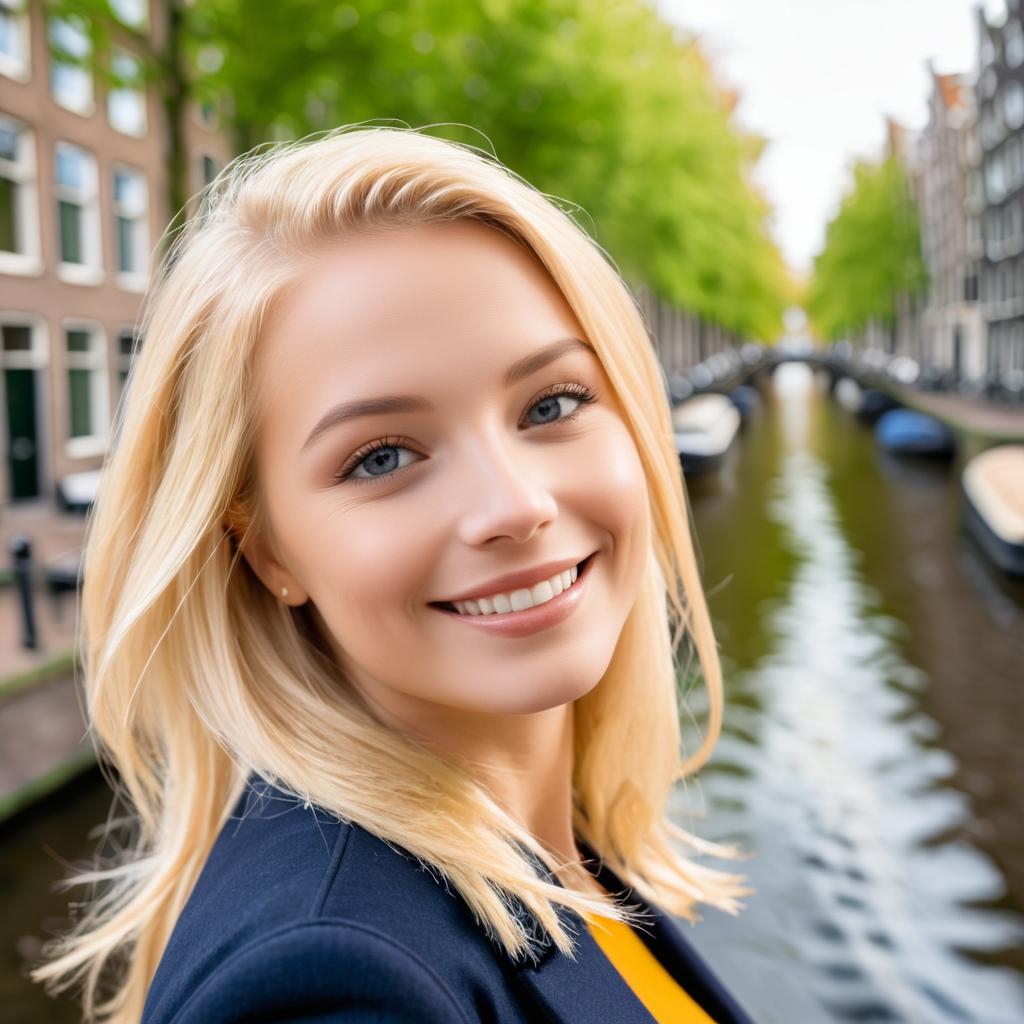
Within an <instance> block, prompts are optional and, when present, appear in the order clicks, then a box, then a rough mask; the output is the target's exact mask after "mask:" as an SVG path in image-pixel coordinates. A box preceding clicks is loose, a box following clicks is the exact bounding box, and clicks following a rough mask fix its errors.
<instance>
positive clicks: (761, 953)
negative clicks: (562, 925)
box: [0, 363, 1024, 1024]
mask: <svg viewBox="0 0 1024 1024" xmlns="http://www.w3.org/2000/svg"><path fill="white" fill-rule="evenodd" d="M762 396H763V399H764V405H763V407H762V408H761V409H760V410H759V411H758V412H757V413H756V414H755V416H754V418H753V420H752V421H751V423H750V424H749V426H748V427H747V429H746V430H745V431H744V433H743V434H742V435H741V437H740V439H739V442H738V443H737V445H736V446H734V449H733V451H732V452H731V453H730V457H729V460H728V462H727V464H726V465H725V466H724V467H723V470H722V471H721V473H719V474H716V475H715V476H714V477H708V478H693V479H691V480H689V481H688V482H687V488H688V492H689V496H690V499H691V503H692V506H693V514H694V521H695V525H696V531H697V541H698V546H699V558H700V563H701V573H702V578H703V580H704V585H705V588H706V590H707V591H708V594H709V603H710V606H711V611H712V616H713V619H714V623H715V628H716V633H717V636H718V641H719V645H720V650H721V655H722V659H723V666H724V669H725V679H726V711H725V727H724V733H723V736H722V739H721V741H720V743H719V745H718V747H717V748H716V750H715V753H714V756H713V758H712V760H711V762H710V763H709V764H708V765H707V766H706V767H705V768H704V769H703V770H702V771H701V772H700V774H699V775H698V776H697V777H695V778H692V779H690V780H688V782H687V783H686V785H685V786H681V787H680V788H679V789H678V792H677V794H676V799H675V802H674V806H673V815H674V817H675V819H676V820H677V821H678V822H679V823H680V824H681V825H684V826H685V827H688V828H690V829H692V830H693V831H694V832H696V833H697V834H699V835H701V836H705V837H709V838H714V839H721V840H727V841H730V842H735V843H738V844H739V845H740V846H741V847H743V848H744V849H745V850H747V851H749V852H750V853H752V854H753V856H751V857H749V858H748V859H746V860H743V861H741V862H738V863H737V862H731V861H727V862H717V861H714V862H709V863H713V864H714V865H715V866H720V867H725V868H730V869H736V870H741V871H742V872H743V873H745V874H746V876H747V878H748V880H749V881H750V884H751V885H752V886H753V887H754V888H755V889H756V892H755V893H754V895H752V896H749V897H747V898H746V909H745V910H744V911H743V912H742V913H741V914H740V915H739V916H738V917H736V918H733V917H730V916H729V915H726V914H723V913H721V912H719V911H716V910H711V909H705V910H704V912H703V919H702V920H701V921H700V922H699V923H698V924H697V925H696V926H690V925H689V924H687V923H686V922H682V923H681V927H682V928H683V929H684V931H685V932H686V934H687V935H688V937H689V938H690V939H691V941H692V942H694V944H695V945H696V946H697V947H698V948H699V949H700V950H701V951H702V953H703V954H704V956H705V957H706V958H707V959H708V960H709V961H710V962H711V963H712V964H713V965H714V968H715V970H716V971H717V972H718V973H719V975H720V976H721V977H722V978H723V980H724V981H725V982H726V983H727V984H728V986H729V987H730V988H731V989H732V990H733V991H734V992H735V993H736V995H737V996H738V998H739V999H740V1000H741V1002H743V1003H744V1005H745V1006H747V1007H748V1009H749V1010H750V1012H751V1014H752V1015H753V1017H754V1019H755V1020H757V1021H758V1022H759V1024H819V1022H821V1024H833V1022H850V1021H858V1022H859V1021H880V1022H906V1024H945V1022H963V1021H973V1022H978V1024H1020V1022H1022V1021H1024V798H1022V796H1021V785H1020V784H1021V782H1022V781H1024V744H1022V742H1021V736H1022V735H1024V710H1022V709H1024V668H1022V666H1024V588H1022V587H1020V586H1019V585H1018V586H1014V585H1012V584H1010V583H1008V582H1007V581H1005V580H1004V579H1002V578H1001V577H1000V576H999V575H998V573H996V572H994V571H993V570H992V569H991V568H990V567H989V566H988V564H987V563H986V562H985V560H984V558H983V556H982V555H981V554H980V553H979V552H978V551H977V550H976V549H975V548H974V545H973V544H972V543H971V541H970V540H969V538H967V537H966V536H964V534H963V533H962V530H961V528H960V507H959V497H958V492H957V487H956V480H957V471H958V469H959V466H960V461H958V462H957V463H956V464H955V465H953V466H952V467H950V466H948V465H945V466H944V465H936V464H929V463H926V462H907V461H897V460H893V459H891V458H889V457H886V456H884V455H883V454H882V453H880V452H878V451H877V450H876V448H875V446H874V443H873V440H872V435H871V431H870V429H869V428H866V427H864V426H863V425H861V424H859V423H858V422H857V421H856V420H854V418H853V417H852V416H850V414H849V413H848V412H846V411H845V410H844V409H843V408H841V407H840V406H839V405H838V404H837V403H835V402H834V401H833V400H832V399H830V398H829V396H828V394H827V389H826V387H825V380H824V378H823V377H821V376H815V375H813V374H812V372H811V371H810V370H809V369H808V368H807V367H806V366H804V365H802V364H796V363H793V364H785V365H783V366H781V367H780V368H779V369H778V370H777V372H776V374H775V375H774V377H772V378H768V379H767V380H766V381H765V382H764V383H763V384H762ZM682 685H683V692H684V693H685V706H686V715H685V722H684V726H685V732H686V736H687V742H688V743H689V749H693V746H694V744H695V742H696V738H695V734H694V732H693V729H694V728H696V725H695V723H699V722H701V721H702V720H703V716H704V714H705V713H706V709H707V705H706V699H705V697H704V693H703V690H702V689H701V687H700V685H699V682H694V681H693V679H692V678H690V679H688V681H686V682H685V683H683V684H682ZM107 792H108V791H107V790H106V788H105V784H104V783H103V781H102V779H101V778H100V776H99V774H98V773H96V772H92V773H90V774H88V775H87V776H85V777H84V778H83V779H82V780H81V782H80V783H78V784H76V785H75V786H73V787H71V788H70V789H68V790H67V791H65V792H64V793H63V794H62V795H61V796H60V797H59V798H58V799H56V800H52V801H50V802H48V803H47V804H46V805H44V806H42V807H40V808H38V809H37V810H36V811H34V812H33V813H32V814H31V815H30V816H28V817H25V818H23V819H21V820H20V821H19V822H17V823H16V827H15V828H9V829H8V830H7V831H6V832H2V833H0V906H3V908H4V913H3V914H2V915H0V957H2V958H3V959H2V961H0V1024H8V1022H18V1024H22V1022H30V1021H31V1022H36V1021H45V1022H54V1024H65V1022H67V1024H72V1022H77V1021H78V1020H79V1019H80V1017H79V1015H78V1014H77V1012H76V1008H75V1005H74V1004H73V1003H72V1002H71V1001H70V1000H68V999H63V1000H59V1001H52V1000H50V999H49V998H48V997H46V996H45V995H44V994H43V993H42V992H41V990H40V989H39V988H38V987H37V986H31V985H29V984H28V983H27V982H25V981H23V980H22V979H21V978H20V976H19V971H20V966H21V964H22V962H23V960H24V958H25V957H31V956H33V955H34V954H35V952H36V951H37V950H38V944H39V941H40V938H41V937H44V936H45V935H47V934H49V933H50V932H51V930H53V929H55V928H59V927H60V925H61V922H62V918H63V917H64V915H65V914H66V911H67V900H68V899H69V898H70V899H79V898H81V893H80V892H78V891H73V892H72V893H70V894H62V893H58V892H52V891H50V890H51V887H52V886H53V883H54V882H55V880H56V879H58V878H60V877H61V876H62V875H63V874H64V873H65V872H64V870H63V867H62V862H64V861H80V860H82V859H84V858H87V857H89V856H90V855H91V853H92V850H93V845H94V841H93V840H92V839H90V838H89V831H90V829H93V828H94V827H95V826H96V825H97V824H98V823H100V822H101V821H103V820H104V819H105V817H106V814H107V811H108V808H109V798H108V795H107ZM609 1024H612V1022H609Z"/></svg>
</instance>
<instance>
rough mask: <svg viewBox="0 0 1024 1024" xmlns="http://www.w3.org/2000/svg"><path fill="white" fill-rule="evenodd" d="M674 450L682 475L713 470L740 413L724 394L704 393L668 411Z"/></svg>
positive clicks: (730, 442) (727, 448) (730, 436)
mask: <svg viewBox="0 0 1024 1024" xmlns="http://www.w3.org/2000/svg"><path fill="white" fill-rule="evenodd" d="M672 426H673V428H674V430H675V435H676V450H677V451H678V452H679V461H680V463H681V465H682V469H683V472H684V473H686V474H694V473H708V472H711V471H713V470H715V469H717V468H718V467H719V466H720V465H721V463H722V460H723V459H724V458H725V453H726V452H727V451H728V450H729V447H730V445H731V444H732V442H733V440H734V439H735V437H736V434H737V432H738V431H739V428H740V412H739V410H738V409H737V408H736V406H735V405H734V404H733V403H732V401H731V400H730V399H728V398H726V396H725V395H719V394H713V393H709V394H704V395H695V396H694V397H693V398H690V399H688V400H687V401H685V402H682V403H680V404H679V405H677V406H676V407H675V408H674V409H673V410H672Z"/></svg>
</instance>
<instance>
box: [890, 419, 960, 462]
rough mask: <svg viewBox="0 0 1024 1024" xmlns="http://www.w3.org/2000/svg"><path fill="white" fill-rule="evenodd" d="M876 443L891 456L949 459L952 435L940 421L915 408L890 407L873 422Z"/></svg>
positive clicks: (952, 443)
mask: <svg viewBox="0 0 1024 1024" xmlns="http://www.w3.org/2000/svg"><path fill="white" fill-rule="evenodd" d="M875 438H876V439H877V441H878V443H879V445H881V447H882V448H884V449H885V450H886V451H887V452H891V453H892V454H893V455H923V456H928V457H930V458H939V459H951V458H952V457H953V456H954V455H955V454H956V437H955V436H954V434H953V431H952V430H950V429H949V427H948V426H946V424H945V423H943V422H942V421H941V420H938V419H936V418H935V417H934V416H929V415H928V414H927V413H923V412H918V411H917V410H916V409H890V410H889V411H888V412H887V413H884V414H883V415H882V417H881V418H880V419H879V420H878V422H877V423H876V424H875Z"/></svg>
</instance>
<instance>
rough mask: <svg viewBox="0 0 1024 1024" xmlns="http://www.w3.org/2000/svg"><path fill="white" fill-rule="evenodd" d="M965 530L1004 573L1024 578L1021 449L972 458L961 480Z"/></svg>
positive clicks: (1007, 448)
mask: <svg viewBox="0 0 1024 1024" xmlns="http://www.w3.org/2000/svg"><path fill="white" fill-rule="evenodd" d="M960 489H961V492H962V495H963V501H964V526H965V527H966V529H967V531H968V533H970V534H971V535H972V536H973V537H974V538H975V540H977V542H978V544H979V546H980V547H981V549H982V550H983V551H984V552H985V553H986V555H988V557H989V558H990V559H991V560H992V561H993V562H995V564H996V565H997V566H999V568H1000V569H1002V571H1003V572H1005V573H1007V574H1008V575H1010V576H1017V577H1021V578H1024V445H1021V444H1005V445H997V446H996V447H995V448H989V449H987V450H986V451H983V452H981V453H980V454H978V455H975V456H974V458H972V459H971V460H970V461H969V462H968V463H967V465H966V466H965V467H964V470H963V473H962V474H961V476H960Z"/></svg>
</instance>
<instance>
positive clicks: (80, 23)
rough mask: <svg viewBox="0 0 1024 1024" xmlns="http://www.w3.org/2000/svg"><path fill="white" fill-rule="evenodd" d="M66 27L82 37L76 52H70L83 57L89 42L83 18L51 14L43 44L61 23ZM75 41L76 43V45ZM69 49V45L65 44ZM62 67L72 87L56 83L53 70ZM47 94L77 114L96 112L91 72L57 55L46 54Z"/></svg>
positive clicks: (86, 53) (88, 115)
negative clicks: (64, 60)
mask: <svg viewBox="0 0 1024 1024" xmlns="http://www.w3.org/2000/svg"><path fill="white" fill-rule="evenodd" d="M63 26H67V27H68V28H70V30H71V32H72V35H73V36H74V35H75V34H76V33H80V34H81V35H80V36H79V37H78V38H79V39H80V40H82V42H81V45H80V46H79V49H80V52H79V53H76V54H74V56H76V57H83V58H84V57H86V56H88V55H89V53H90V52H91V47H92V43H91V42H90V40H89V35H88V31H87V27H86V25H85V22H84V20H83V19H81V18H79V17H76V16H72V15H69V16H67V17H64V18H58V17H53V16H51V17H50V18H49V19H48V20H47V47H49V45H50V43H51V41H52V36H53V34H54V33H55V32H59V31H60V29H61V27H63ZM77 45H79V44H78V43H76V46H77ZM69 52H70V48H69ZM59 69H63V70H64V71H65V73H66V74H67V75H69V76H70V79H69V80H70V82H71V83H72V88H73V89H74V91H73V92H72V91H65V92H62V90H61V89H60V88H59V87H58V85H57V72H58V70H59ZM50 95H51V96H52V97H53V102H54V103H56V104H57V105H58V106H61V107H63V108H64V109H65V110H70V111H72V113H75V114H81V115H82V116H83V117H91V116H92V115H93V114H95V113H96V89H95V86H94V84H93V80H92V74H91V73H90V72H89V71H87V70H86V69H85V68H82V67H79V66H78V65H73V64H67V63H64V62H63V61H61V60H60V59H59V58H57V57H54V56H53V55H52V54H50Z"/></svg>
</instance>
